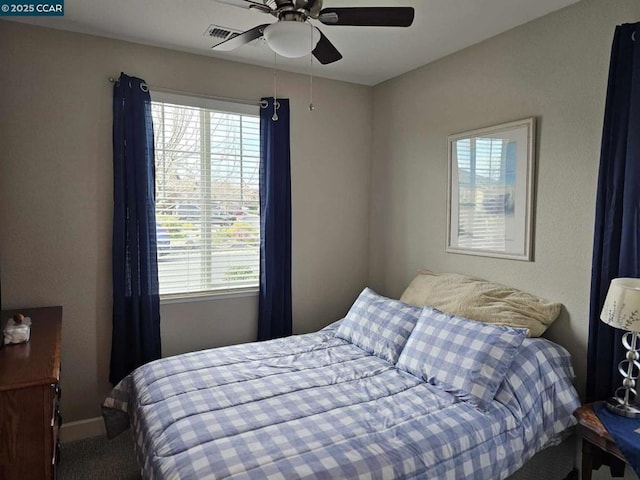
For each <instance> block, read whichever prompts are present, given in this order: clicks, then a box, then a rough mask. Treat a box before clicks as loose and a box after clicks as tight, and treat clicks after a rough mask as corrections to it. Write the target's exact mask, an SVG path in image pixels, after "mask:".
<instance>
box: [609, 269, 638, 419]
mask: <svg viewBox="0 0 640 480" xmlns="http://www.w3.org/2000/svg"><path fill="white" fill-rule="evenodd" d="M600 320H602V321H603V322H604V323H606V324H607V325H611V326H612V327H615V328H619V329H621V330H627V333H625V334H624V335H623V336H622V345H624V347H625V349H626V350H627V354H626V358H625V359H624V360H622V361H621V362H620V363H619V364H618V371H619V372H620V374H621V375H622V377H623V380H622V386H621V387H618V388H617V389H616V391H615V393H614V395H613V397H611V398H610V399H609V400H607V403H606V406H607V409H608V410H609V411H611V412H613V413H616V414H618V415H622V416H625V417H629V418H640V406H638V405H636V403H635V397H636V390H635V386H636V379H637V378H638V375H639V374H640V362H639V361H638V360H639V359H640V353H639V352H638V349H639V348H640V345H638V336H639V332H640V278H614V279H613V280H611V285H609V291H608V292H607V297H606V298H605V300H604V305H603V307H602V313H600Z"/></svg>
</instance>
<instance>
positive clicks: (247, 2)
mask: <svg viewBox="0 0 640 480" xmlns="http://www.w3.org/2000/svg"><path fill="white" fill-rule="evenodd" d="M217 1H218V3H225V4H227V5H232V6H234V7H240V8H246V9H249V8H254V9H256V10H260V11H261V12H264V13H271V9H270V8H269V7H268V6H267V5H264V4H263V3H258V2H254V1H253V0H217Z"/></svg>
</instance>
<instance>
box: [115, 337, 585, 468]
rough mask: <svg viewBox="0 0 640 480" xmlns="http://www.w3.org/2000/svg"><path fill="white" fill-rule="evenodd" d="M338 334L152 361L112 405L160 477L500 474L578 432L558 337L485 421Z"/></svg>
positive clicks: (531, 347) (527, 363) (536, 351)
mask: <svg viewBox="0 0 640 480" xmlns="http://www.w3.org/2000/svg"><path fill="white" fill-rule="evenodd" d="M334 332H335V326H333V327H328V328H326V329H324V330H321V331H320V332H316V333H312V334H307V335H300V336H294V337H290V338H287V339H279V340H273V341H269V342H262V343H251V344H243V345H237V346H231V347H224V348H217V349H213V350H206V351H202V352H195V353H189V354H185V355H179V356H175V357H170V358H166V359H162V360H158V361H155V362H152V363H150V364H148V365H145V366H143V367H140V368H139V369H137V370H136V371H135V372H133V373H132V374H131V375H130V376H129V377H127V378H126V379H124V380H123V381H122V382H121V383H120V384H119V385H118V386H117V387H116V388H115V389H114V390H113V392H112V393H111V395H110V396H109V398H107V399H106V400H105V402H104V404H103V407H104V411H105V412H107V413H109V412H110V413H113V412H114V411H116V410H117V411H121V412H126V414H127V416H128V419H129V420H130V423H131V426H132V428H133V433H134V437H135V439H136V450H137V456H138V461H139V463H140V466H141V468H142V472H143V475H144V477H145V478H150V479H221V478H231V479H249V478H251V479H269V480H276V479H282V480H289V479H295V478H309V479H327V478H348V479H356V478H367V479H392V478H404V479H412V478H421V479H424V478H429V479H463V478H468V479H492V480H493V479H502V478H506V477H507V476H509V475H510V474H511V473H513V472H515V471H516V470H517V469H519V468H520V467H521V466H522V465H523V464H524V463H525V462H526V461H527V460H528V459H529V458H530V457H532V456H533V455H534V454H535V453H536V452H537V451H539V450H540V449H542V448H545V447H547V446H550V445H554V444H557V443H559V442H560V441H561V439H562V438H563V433H564V432H566V430H567V429H568V428H569V427H571V426H572V425H573V424H574V419H573V417H572V415H571V414H572V412H573V410H574V409H575V408H576V407H577V406H578V405H579V402H578V398H577V395H576V392H575V390H574V388H573V386H572V377H573V370H572V367H571V363H570V359H569V356H568V353H567V352H566V351H565V350H564V349H563V348H562V347H559V346H557V345H555V344H553V343H551V342H548V341H546V340H541V339H527V340H525V342H524V343H523V346H522V347H521V352H520V354H519V355H518V356H517V357H516V359H515V360H514V362H513V367H512V371H510V372H509V373H508V375H507V377H506V378H505V381H504V383H503V385H502V386H501V388H500V390H499V391H498V393H497V395H496V399H495V400H494V401H493V402H492V404H491V405H490V407H489V409H488V411H487V412H485V413H481V412H479V411H478V410H476V409H474V408H473V407H472V406H470V405H469V404H467V403H466V402H461V401H459V400H457V399H456V398H455V397H454V396H452V395H450V394H448V393H446V392H444V391H442V390H440V389H438V388H437V387H434V386H432V385H429V384H427V383H425V382H423V381H422V380H420V379H418V378H416V377H414V376H412V375H410V374H408V373H406V372H404V371H401V370H398V369H397V368H395V367H394V366H393V365H392V364H391V363H388V362H387V361H384V360H382V359H380V358H378V357H376V356H373V355H371V354H368V353H365V352H364V351H363V350H361V349H359V348H358V347H356V346H354V345H352V344H351V343H349V342H347V341H345V340H341V339H339V338H336V337H335V336H334ZM108 416H110V415H106V416H105V418H107V417H108ZM107 426H108V427H109V424H108V425H107Z"/></svg>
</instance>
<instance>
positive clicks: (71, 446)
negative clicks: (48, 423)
mask: <svg viewBox="0 0 640 480" xmlns="http://www.w3.org/2000/svg"><path fill="white" fill-rule="evenodd" d="M140 478H141V477H140V470H139V469H138V465H137V463H136V459H135V454H134V451H133V439H132V438H131V434H130V432H125V433H123V434H121V435H119V436H118V437H116V438H114V439H113V440H107V438H106V437H94V438H88V439H86V440H79V441H77V442H70V443H65V444H63V445H62V446H61V450H60V464H59V465H58V479H59V480H87V479H90V480H140Z"/></svg>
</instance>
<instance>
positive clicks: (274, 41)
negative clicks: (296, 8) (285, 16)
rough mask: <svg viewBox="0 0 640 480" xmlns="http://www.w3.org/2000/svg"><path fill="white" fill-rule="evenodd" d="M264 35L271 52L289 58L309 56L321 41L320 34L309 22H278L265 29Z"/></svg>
mask: <svg viewBox="0 0 640 480" xmlns="http://www.w3.org/2000/svg"><path fill="white" fill-rule="evenodd" d="M263 35H264V38H265V40H266V41H267V45H269V47H270V48H271V50H273V51H274V52H276V53H277V54H278V55H281V56H283V57H288V58H298V57H304V56H305V55H309V53H311V52H312V51H313V49H314V48H316V44H317V43H318V41H319V40H320V32H319V31H318V29H317V28H315V27H314V26H313V25H311V24H310V23H308V22H295V21H278V22H275V23H272V24H271V25H269V26H268V27H267V28H265V29H264V32H263Z"/></svg>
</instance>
